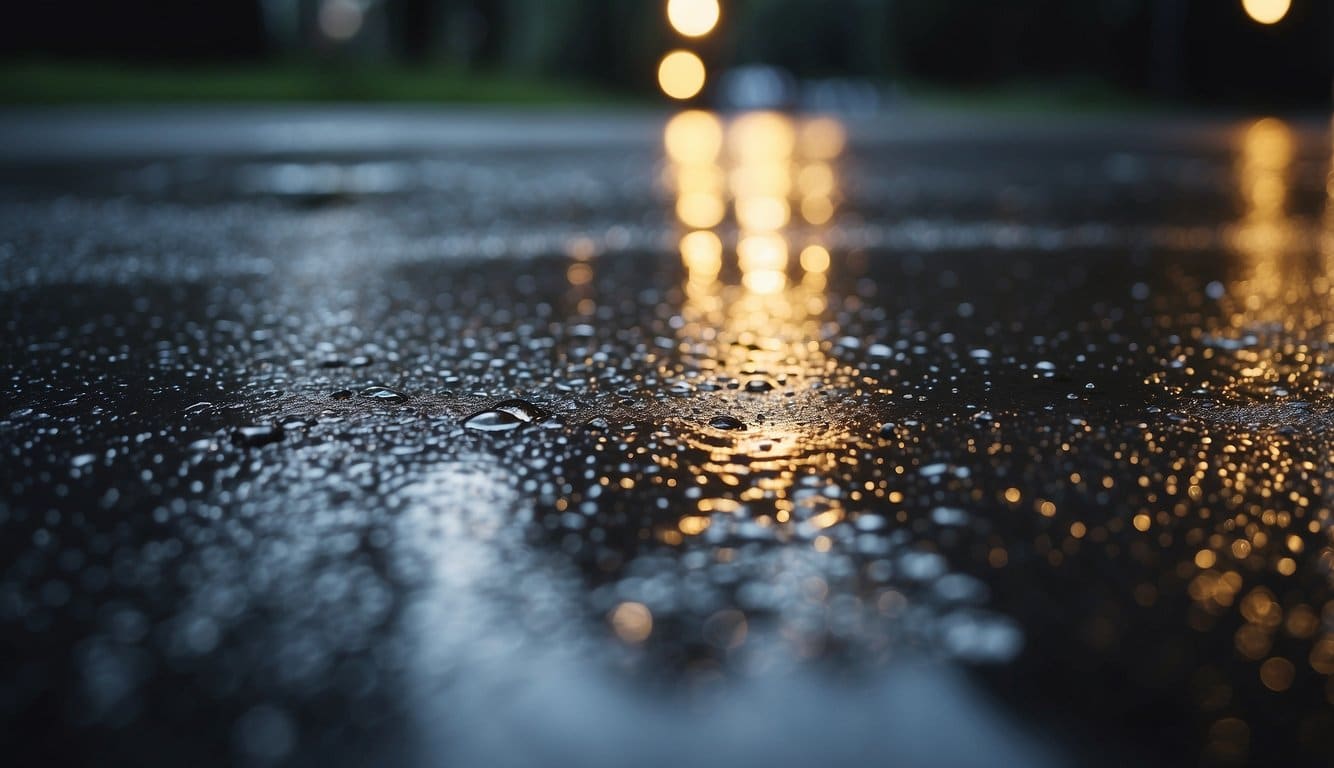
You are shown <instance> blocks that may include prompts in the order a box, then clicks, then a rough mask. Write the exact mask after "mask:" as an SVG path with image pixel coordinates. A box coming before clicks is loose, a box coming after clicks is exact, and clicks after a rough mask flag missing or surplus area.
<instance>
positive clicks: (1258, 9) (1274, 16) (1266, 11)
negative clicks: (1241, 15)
mask: <svg viewBox="0 0 1334 768" xmlns="http://www.w3.org/2000/svg"><path fill="white" fill-rule="evenodd" d="M1241 7H1242V9H1243V10H1244V11H1246V15H1247V16H1250V17H1251V20H1252V21H1254V22H1257V23H1260V24H1277V23H1278V22H1280V21H1282V20H1283V17H1284V16H1287V15H1288V9H1289V8H1291V7H1292V0H1241Z"/></svg>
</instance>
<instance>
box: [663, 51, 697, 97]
mask: <svg viewBox="0 0 1334 768" xmlns="http://www.w3.org/2000/svg"><path fill="white" fill-rule="evenodd" d="M704 78H705V74H704V62H703V61H700V58H699V57H698V56H696V55H695V54H693V53H691V52H690V51H672V52H671V53H668V54H667V55H666V56H663V57H662V63H660V64H659V65H658V86H659V87H660V88H662V92H663V93H665V94H667V95H668V96H670V97H672V98H673V99H689V98H691V97H692V96H694V95H695V94H697V93H699V92H700V91H701V90H703V88H704Z"/></svg>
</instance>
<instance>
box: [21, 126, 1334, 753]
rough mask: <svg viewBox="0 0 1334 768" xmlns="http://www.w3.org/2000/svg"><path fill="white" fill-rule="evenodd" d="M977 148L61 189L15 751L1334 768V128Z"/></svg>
mask: <svg viewBox="0 0 1334 768" xmlns="http://www.w3.org/2000/svg"><path fill="white" fill-rule="evenodd" d="M76 117H78V116H76ZM70 119H71V120H73V119H75V118H70ZM78 119H80V120H87V118H86V116H83V117H78ZM498 119H499V118H498ZM934 119H936V120H939V121H941V126H942V129H941V130H940V131H930V130H924V131H918V132H911V131H910V132H907V133H901V132H898V133H896V129H895V128H894V127H893V126H889V125H883V124H879V123H855V124H852V125H847V126H844V125H841V124H839V123H837V122H834V121H830V120H827V119H823V120H817V119H795V120H793V119H789V118H781V117H778V116H773V115H769V116H765V115H759V116H756V115H751V116H741V117H733V118H728V119H723V120H719V119H717V118H712V117H709V116H706V115H698V114H692V115H687V116H685V117H684V118H680V119H676V120H673V121H672V122H671V123H669V124H668V125H667V127H666V128H664V120H662V119H657V118H647V117H646V118H642V119H640V120H638V121H637V122H635V121H627V120H626V119H624V118H620V122H619V123H618V125H619V126H620V128H619V130H621V131H622V133H623V134H624V135H626V136H628V137H629V138H628V139H626V140H624V141H622V142H621V143H619V144H618V145H617V146H616V147H615V148H614V150H613V149H611V148H609V147H607V146H605V145H604V144H602V143H600V142H599V141H597V140H595V139H596V131H593V130H590V132H589V133H590V135H591V138H590V139H589V140H588V141H585V142H579V141H574V140H570V139H569V137H568V136H566V138H564V139H562V141H561V142H560V143H559V145H551V146H547V145H544V144H543V142H542V131H541V123H540V121H537V122H534V123H533V124H532V125H531V127H530V128H529V130H528V131H527V132H523V131H519V134H518V135H520V136H521V139H522V140H517V141H512V142H510V143H508V144H507V143H505V142H497V143H496V144H495V145H494V146H488V147H484V148H480V149H479V148H477V147H466V148H464V147H459V146H454V145H453V144H452V143H451V141H442V142H440V143H439V144H438V145H433V146H428V147H416V146H414V147H413V149H412V151H410V152H409V151H399V152H393V151H386V150H379V151H376V152H373V153H371V152H360V153H359V152H353V151H339V152H332V151H331V152H329V153H320V152H318V151H311V152H286V153H284V152H276V153H275V152H266V153H263V154H259V153H256V154H254V155H245V154H240V155H238V154H190V155H187V156H161V157H148V156H144V157H127V156H123V154H121V155H115V156H114V157H112V156H111V154H114V153H109V154H108V156H107V157H105V158H99V157H97V156H93V157H87V156H83V155H79V156H77V157H73V156H72V157H70V158H67V159H63V160H62V159H60V158H58V157H48V158H38V159H21V158H14V157H10V158H9V159H7V160H6V162H5V165H4V166H3V173H4V179H5V184H4V185H3V187H0V291H3V297H2V298H0V322H3V336H4V339H3V342H0V343H2V344H3V355H0V374H2V379H0V381H2V382H3V383H0V453H2V455H3V457H4V462H3V470H0V480H2V481H3V485H2V486H0V487H2V488H3V492H2V493H0V531H2V533H0V554H2V556H0V641H2V642H3V647H4V654H3V661H0V669H3V673H4V675H3V676H4V679H6V680H7V681H10V682H9V683H7V684H6V685H4V686H0V717H2V718H3V720H4V722H5V723H6V727H5V728H4V730H5V731H6V732H7V733H8V734H9V735H10V736H9V737H7V738H12V739H13V740H14V742H15V747H16V748H17V749H19V750H20V753H21V754H32V755H43V756H45V757H46V758H48V759H56V760H66V761H78V762H82V763H99V764H136V765H157V764H162V765H167V764H182V763H188V764H212V763H221V764H229V763H231V764H247V765H248V764H274V763H277V764H295V765H316V764H364V763H366V762H372V763H377V764H391V763H402V764H446V765H550V764H553V763H554V764H560V763H563V762H569V763H571V764H586V765H618V764H624V762H626V761H627V760H628V759H633V760H634V761H635V762H636V763H639V764H644V765H672V764H679V763H690V764H695V763H698V764H721V763H724V762H725V763H730V764H734V765H736V764H740V765H775V764H778V765H783V764H791V765H798V764H811V763H812V762H823V763H826V764H846V765H865V764H877V763H887V762H891V761H893V762H895V763H896V764H931V763H943V764H950V765H990V764H995V762H996V760H997V759H1002V758H1003V761H1004V762H1008V763H1013V764H1030V765H1067V764H1079V765H1089V764H1099V763H1106V764H1109V765H1119V764H1125V761H1128V760H1134V761H1138V762H1141V763H1146V764H1163V765H1177V764H1187V763H1189V764H1194V763H1202V764H1207V765H1237V764H1247V763H1250V764H1296V763H1308V764H1326V761H1327V757H1326V756H1327V755H1328V754H1330V751H1329V750H1330V749H1331V748H1334V744H1331V742H1330V740H1331V734H1334V710H1332V709H1331V704H1330V701H1331V698H1332V697H1334V685H1331V684H1330V683H1329V682H1328V680H1329V675H1330V674H1331V673H1334V602H1331V598H1332V597H1334V595H1331V588H1330V577H1331V574H1330V566H1331V564H1334V549H1332V548H1331V535H1330V520H1329V515H1330V507H1331V501H1334V499H1332V497H1331V490H1330V482H1331V481H1334V467H1332V466H1331V457H1332V454H1331V448H1330V445H1331V443H1330V441H1329V439H1328V437H1327V434H1328V430H1329V427H1330V425H1331V423H1334V408H1332V407H1331V406H1332V405H1334V398H1332V397H1331V385H1330V383H1329V374H1330V371H1331V365H1334V362H1331V361H1332V360H1334V357H1332V356H1331V351H1330V339H1331V338H1334V336H1332V335H1331V333H1332V331H1334V329H1331V322H1334V321H1332V320H1331V318H1334V315H1332V314H1331V313H1330V298H1329V297H1330V291H1331V287H1334V286H1331V283H1330V280H1331V277H1330V271H1329V264H1330V263H1331V259H1334V244H1332V243H1334V186H1331V185H1330V183H1329V182H1328V179H1330V178H1334V177H1331V175H1330V174H1331V143H1330V137H1329V132H1328V130H1327V129H1328V126H1327V125H1325V124H1322V123H1312V124H1307V123H1302V122H1294V123H1291V124H1289V123H1282V122H1279V121H1277V120H1272V119H1268V120H1258V121H1239V122H1235V123H1232V122H1228V123H1224V122H1199V123H1184V124H1170V125H1169V124H1168V123H1166V122H1162V123H1155V122H1152V121H1144V122H1136V123H1133V124H1128V125H1125V126H1119V127H1118V126H1110V127H1109V126H1107V125H1098V124H1096V123H1069V124H1066V123H1061V124H1055V125H1053V124H1048V123H1041V122H1036V121H1035V122H1031V123H1020V124H1017V125H1015V124H1006V125H1005V126H1002V127H995V126H990V125H988V124H987V122H986V121H979V120H976V119H974V120H963V119H961V118H952V119H947V118H934ZM441 120H442V121H444V122H445V123H447V122H448V118H441ZM515 121H519V122H522V121H520V120H519V119H518V118H510V119H509V121H508V122H502V123H501V125H502V126H504V127H505V129H506V131H508V132H510V133H513V132H515V131H516V130H517V129H516V128H515ZM589 125H591V126H596V125H597V121H596V120H595V119H590V121H589ZM77 126H78V123H76V125H75V128H77ZM10 130H16V129H10ZM69 130H75V129H74V128H71V129H69ZM87 131H89V132H90V133H95V131H96V127H95V126H94V125H91V124H89V125H88V126H87ZM566 133H570V130H569V126H568V125H567V126H566ZM576 133H577V132H576ZM562 135H564V134H562Z"/></svg>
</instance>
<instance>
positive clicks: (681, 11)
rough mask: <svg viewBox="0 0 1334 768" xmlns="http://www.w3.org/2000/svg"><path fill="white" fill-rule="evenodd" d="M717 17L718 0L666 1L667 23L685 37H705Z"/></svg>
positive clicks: (715, 23)
mask: <svg viewBox="0 0 1334 768" xmlns="http://www.w3.org/2000/svg"><path fill="white" fill-rule="evenodd" d="M718 15H719V11H718V0H667V21H669V22H671V24H672V28H674V29H675V30H676V31H677V32H680V33H681V34H683V35H685V36H686V37H701V36H703V35H707V34H708V33H709V31H710V30H712V29H713V28H714V26H716V25H717V24H718Z"/></svg>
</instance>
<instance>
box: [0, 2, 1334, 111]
mask: <svg viewBox="0 0 1334 768" xmlns="http://www.w3.org/2000/svg"><path fill="white" fill-rule="evenodd" d="M330 2H333V3H344V4H349V3H350V4H355V5H356V6H357V7H358V8H360V9H362V11H363V12H364V16H365V20H364V29H363V31H362V32H361V33H360V34H358V35H356V36H353V37H351V38H350V39H348V40H346V41H334V40H331V39H328V37H327V35H324V34H322V33H321V28H320V22H319V19H320V18H321V10H322V6H323V5H325V4H328V3H330ZM19 3H20V5H19V7H18V8H17V9H16V10H15V12H14V15H13V16H11V18H10V20H9V23H7V24H5V25H2V26H0V52H3V53H4V54H5V55H6V56H7V57H8V58H11V59H12V58H16V57H26V58H71V57H82V58H90V59H98V60H108V59H114V60H129V61H136V62H170V63H182V62H209V63H213V62H220V61H258V60H273V59H278V58H301V57H316V58H319V57H338V58H343V59H351V60H362V59H364V60H385V61H400V62H408V63H439V64H447V65H450V66H453V67H456V68H478V69H486V70H488V71H499V72H516V73H529V74H531V73H540V74H543V75H546V76H554V77H568V78H572V79H578V80H582V81H587V82H592V83H598V84H601V85H604V86H608V87H612V88H626V89H632V88H636V87H641V86H642V84H643V83H644V81H645V80H644V75H643V73H645V72H647V71H650V70H651V68H652V66H653V63H654V61H656V58H657V57H658V56H659V55H660V54H661V52H662V51H663V50H664V49H666V48H667V47H670V46H672V45H675V44H677V43H678V41H676V40H674V38H673V36H672V34H671V32H670V30H669V29H668V28H667V25H666V23H665V21H664V15H663V9H662V6H663V4H664V3H663V2H659V0H216V1H215V2H189V3H185V2H174V3H173V2H159V1H158V0H40V2H39V1H35V0H27V1H26V2H25V1H24V0H19ZM722 3H723V8H724V11H723V23H722V24H721V25H720V27H719V28H718V29H717V30H716V31H715V32H714V33H713V35H711V36H710V37H709V38H708V39H706V40H704V41H701V42H698V43H695V44H694V45H695V47H697V48H703V49H705V51H706V52H707V53H708V55H709V57H710V58H711V59H713V60H714V61H717V62H719V63H721V64H723V65H737V64H750V63H764V64H772V65H778V66H782V67H784V68H786V69H788V70H790V71H791V72H793V73H794V74H796V75H798V76H812V77H817V76H819V77H822V76H853V77H864V78H871V79H876V80H881V81H891V80H911V81H925V82H932V83H939V84H944V85H951V86H970V87H971V86H976V87H987V86H995V85H1004V84H1011V83H1016V82H1018V83H1033V84H1043V83H1058V84H1080V83H1087V84H1090V85H1094V86H1097V87H1109V88H1114V89H1117V90H1122V91H1126V92H1130V93H1141V94H1152V95H1157V96H1160V97H1166V98H1174V99H1175V98H1184V99H1188V100H1192V101H1196V102H1204V103H1208V102H1230V101H1246V102H1249V103H1255V102H1270V103H1276V104H1309V105H1316V104H1326V103H1328V101H1329V98H1330V90H1331V86H1330V84H1331V77H1332V76H1334V2H1329V0H1293V4H1292V10H1291V11H1290V13H1289V14H1288V17H1287V18H1285V19H1284V20H1283V21H1282V22H1281V23H1279V24H1277V25H1274V26H1268V27H1266V26H1261V25H1258V24H1256V23H1254V22H1251V21H1250V20H1248V19H1247V18H1246V16H1245V14H1244V13H1243V12H1242V10H1241V4H1240V1H1239V0H1081V1H1080V2H1070V0H722Z"/></svg>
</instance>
